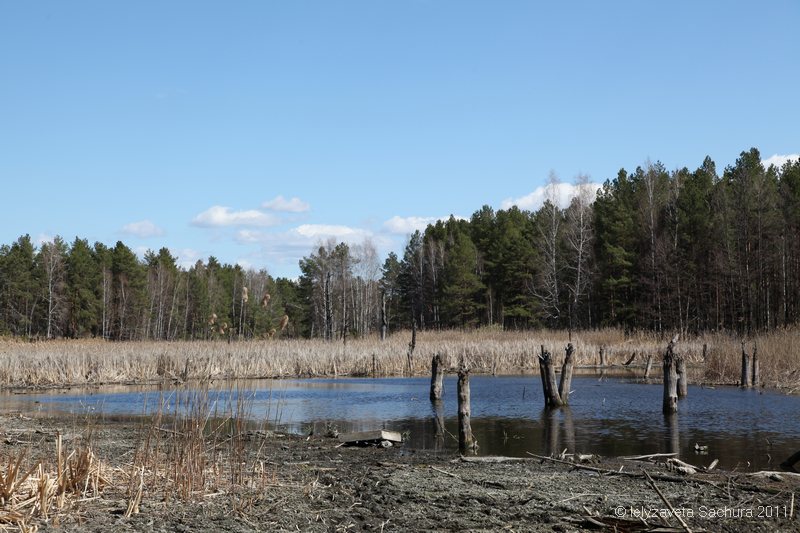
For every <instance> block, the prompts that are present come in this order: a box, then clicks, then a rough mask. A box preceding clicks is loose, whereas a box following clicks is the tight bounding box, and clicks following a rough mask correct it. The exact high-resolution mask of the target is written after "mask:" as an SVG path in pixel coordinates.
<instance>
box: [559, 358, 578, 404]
mask: <svg viewBox="0 0 800 533" xmlns="http://www.w3.org/2000/svg"><path fill="white" fill-rule="evenodd" d="M566 352H567V353H566V355H565V356H564V364H563V365H561V379H560V381H559V382H558V395H559V396H560V398H561V403H562V404H564V405H567V404H569V390H570V388H571V387H572V369H573V368H574V367H575V358H574V357H572V354H573V353H574V352H575V348H574V347H573V346H572V343H569V344H567V348H566Z"/></svg>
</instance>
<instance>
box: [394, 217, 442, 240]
mask: <svg viewBox="0 0 800 533" xmlns="http://www.w3.org/2000/svg"><path fill="white" fill-rule="evenodd" d="M437 220H439V219H438V218H436V217H399V216H396V215H395V216H393V217H392V218H390V219H389V220H387V221H386V222H384V223H383V227H384V228H385V229H386V231H388V232H389V233H394V234H396V235H406V234H408V233H414V232H415V231H417V230H419V231H423V230H424V229H425V228H426V227H428V224H433V223H435V222H436V221H437Z"/></svg>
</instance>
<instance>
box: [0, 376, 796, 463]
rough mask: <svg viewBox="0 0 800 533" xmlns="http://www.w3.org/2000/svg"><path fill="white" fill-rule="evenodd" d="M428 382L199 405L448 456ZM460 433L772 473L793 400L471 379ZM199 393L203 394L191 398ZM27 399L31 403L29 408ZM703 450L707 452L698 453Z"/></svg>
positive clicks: (120, 409)
mask: <svg viewBox="0 0 800 533" xmlns="http://www.w3.org/2000/svg"><path fill="white" fill-rule="evenodd" d="M429 383H430V380H429V379H428V378H379V379H370V378H338V379H297V380H294V379H292V380H251V381H238V382H235V383H225V384H221V385H220V384H219V383H218V384H217V385H214V386H212V388H211V390H209V392H208V395H207V398H208V400H209V402H210V404H211V406H212V408H216V410H217V412H218V413H219V414H222V413H226V412H229V411H231V410H234V411H235V410H236V402H237V399H243V400H244V402H243V404H244V405H245V410H246V412H247V416H248V417H250V418H252V419H253V420H256V421H262V422H265V423H266V424H267V425H268V426H269V427H271V428H275V429H278V430H282V431H288V432H293V433H309V432H311V431H314V432H316V433H324V432H325V431H326V429H327V428H328V427H330V426H335V427H336V428H337V429H338V430H339V431H341V432H350V431H366V430H371V429H380V428H386V429H392V430H396V431H400V432H403V433H404V434H405V438H406V439H407V444H406V446H407V447H408V448H409V449H432V450H442V451H445V452H448V453H450V452H452V451H453V450H456V449H457V444H458V443H457V435H458V427H457V416H456V415H457V406H456V378H455V377H453V376H449V377H447V378H445V394H444V401H443V402H442V403H441V404H440V405H433V404H432V403H431V402H430V401H429V400H428V387H429ZM470 384H471V393H472V402H471V403H472V405H471V407H472V429H473V433H474V435H475V437H476V438H477V440H478V444H479V446H480V448H479V450H478V453H479V454H485V455H509V456H526V452H531V453H535V454H542V455H547V454H551V453H560V452H561V451H563V450H564V449H567V450H568V452H578V453H596V454H601V455H607V456H615V455H638V454H648V453H659V452H679V453H680V456H681V458H683V459H684V460H686V461H688V462H690V463H692V464H695V465H698V466H699V465H707V464H709V463H711V461H713V460H714V459H719V462H720V463H719V464H720V466H721V467H724V468H728V469H738V470H745V471H750V470H760V469H777V468H778V466H777V465H778V464H780V463H781V462H782V461H783V460H785V459H786V458H787V457H788V456H789V455H791V454H792V453H794V452H795V451H797V450H798V449H800V416H798V414H800V398H798V397H792V396H785V395H781V394H777V393H774V392H770V391H758V390H740V389H738V388H729V387H719V388H716V389H711V388H702V387H692V386H690V387H689V395H688V397H687V398H685V399H682V400H680V402H679V407H678V414H677V415H676V416H672V417H665V416H664V415H663V414H662V413H661V397H662V391H663V388H662V386H661V384H645V383H638V382H635V381H633V380H630V379H624V378H608V377H601V378H598V377H596V376H575V378H574V380H573V383H572V388H573V393H572V394H571V395H570V407H569V408H562V409H558V410H553V411H547V410H545V409H543V398H542V389H541V384H540V382H539V377H538V376H532V375H527V376H497V377H493V376H480V375H476V376H472V377H471V380H470ZM185 394H187V392H186V389H182V388H175V387H171V388H163V389H162V390H159V389H157V388H152V387H151V388H141V387H140V388H133V387H116V388H101V389H97V390H93V391H80V392H75V391H74V390H73V391H67V392H64V393H52V392H48V393H46V394H35V395H32V394H26V395H9V394H3V395H0V407H2V408H6V409H7V408H9V407H16V408H23V409H39V410H44V411H59V412H71V413H76V414H78V413H85V412H87V411H92V412H100V413H103V414H105V415H140V414H143V413H145V412H151V411H152V410H154V409H157V408H158V406H159V405H166V406H167V407H166V410H167V411H169V410H170V409H174V408H175V407H174V404H175V403H176V401H175V399H176V398H178V399H179V400H178V402H177V403H179V404H180V403H181V402H180V398H181V397H184V395H185ZM203 397H206V396H205V394H204V393H203ZM32 402H36V403H35V404H33V405H31V404H32ZM696 445H698V446H707V451H698V450H697V449H696Z"/></svg>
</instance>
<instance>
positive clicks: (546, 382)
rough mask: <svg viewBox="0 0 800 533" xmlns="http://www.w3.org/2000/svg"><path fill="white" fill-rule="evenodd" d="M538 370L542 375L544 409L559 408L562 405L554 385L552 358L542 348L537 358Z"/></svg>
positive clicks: (556, 387) (554, 371)
mask: <svg viewBox="0 0 800 533" xmlns="http://www.w3.org/2000/svg"><path fill="white" fill-rule="evenodd" d="M539 370H540V373H541V375H542V389H544V405H545V407H561V406H562V405H564V403H563V401H562V400H561V395H560V394H559V393H558V386H557V385H556V369H555V366H554V365H553V356H552V355H550V352H548V351H546V350H545V349H544V346H542V354H541V355H540V356H539Z"/></svg>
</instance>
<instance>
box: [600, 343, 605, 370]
mask: <svg viewBox="0 0 800 533" xmlns="http://www.w3.org/2000/svg"><path fill="white" fill-rule="evenodd" d="M600 366H606V347H605V346H601V347H600Z"/></svg>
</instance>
